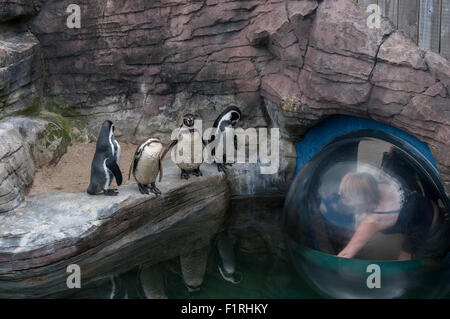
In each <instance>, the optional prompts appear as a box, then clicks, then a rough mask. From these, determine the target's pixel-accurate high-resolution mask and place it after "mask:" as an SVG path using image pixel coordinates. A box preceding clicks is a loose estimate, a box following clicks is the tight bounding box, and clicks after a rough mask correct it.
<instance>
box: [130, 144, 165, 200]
mask: <svg viewBox="0 0 450 319" xmlns="http://www.w3.org/2000/svg"><path fill="white" fill-rule="evenodd" d="M163 152H164V147H163V144H162V143H161V141H160V139H159V138H157V137H151V138H149V139H148V140H146V141H145V142H144V143H142V144H141V145H139V146H138V148H137V149H136V152H135V153H134V160H133V161H132V162H131V166H130V170H129V172H128V179H130V176H131V172H133V176H134V179H135V180H136V182H137V184H138V187H139V191H140V192H141V194H150V192H152V193H153V194H155V195H156V196H158V195H161V191H160V190H159V189H158V188H157V187H156V185H155V181H156V177H157V176H158V173H159V181H160V182H161V180H162V177H163V168H162V165H161V161H162V158H163V156H162V154H163ZM164 154H165V152H164ZM149 185H150V186H149Z"/></svg>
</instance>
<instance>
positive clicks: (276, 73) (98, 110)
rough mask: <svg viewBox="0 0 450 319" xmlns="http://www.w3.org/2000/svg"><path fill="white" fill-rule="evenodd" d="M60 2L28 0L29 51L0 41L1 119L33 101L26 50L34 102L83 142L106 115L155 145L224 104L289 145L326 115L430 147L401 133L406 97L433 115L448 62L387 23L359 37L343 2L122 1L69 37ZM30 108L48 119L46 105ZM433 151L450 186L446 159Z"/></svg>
mask: <svg viewBox="0 0 450 319" xmlns="http://www.w3.org/2000/svg"><path fill="white" fill-rule="evenodd" d="M22 1H25V0H22ZM12 2H14V1H12ZM14 3H22V2H21V1H16V2H14ZM41 3H42V6H41V7H40V4H41ZM35 4H36V3H35ZM69 4H70V1H69V0H63V1H59V0H46V1H39V4H38V7H40V11H39V12H38V13H36V15H35V16H33V17H32V18H30V19H29V20H27V21H24V22H23V23H25V24H26V27H27V28H29V29H30V30H31V31H32V32H33V34H35V36H36V38H37V39H38V40H39V43H37V40H36V38H34V37H33V36H30V34H29V33H28V32H26V31H21V32H16V33H15V34H16V35H17V34H19V37H17V36H16V35H14V36H13V35H11V34H14V33H11V32H9V31H8V32H7V33H6V34H7V37H8V38H9V40H8V41H7V43H9V44H8V45H6V49H3V50H4V51H5V52H13V53H14V54H13V53H8V54H9V56H13V57H14V59H13V60H11V59H10V61H12V62H8V65H6V69H4V70H7V71H8V72H9V73H5V71H4V70H3V71H2V72H3V75H2V81H0V82H1V83H2V85H0V95H1V96H2V103H3V105H4V106H3V112H2V114H1V115H0V116H4V115H7V114H10V113H13V112H14V111H16V110H21V109H23V107H24V105H25V104H27V103H28V104H29V101H30V99H31V97H36V96H38V97H39V94H36V93H35V92H36V89H33V87H35V88H38V87H40V77H39V74H38V73H37V72H34V71H32V70H33V69H36V68H38V66H39V63H37V62H36V63H35V62H31V60H33V61H34V59H31V58H30V57H34V56H37V55H38V53H37V51H41V52H42V57H43V59H42V60H43V63H44V67H45V71H46V72H45V82H46V88H47V89H46V91H45V94H44V97H45V98H46V99H47V100H48V101H52V108H54V109H56V110H57V111H58V112H61V113H64V114H68V115H70V116H71V117H72V118H79V119H84V120H87V122H88V123H87V132H88V135H89V138H90V139H92V140H93V139H95V133H93V132H96V128H97V127H98V126H99V124H100V123H101V122H102V121H103V120H105V119H107V118H110V119H112V120H113V121H114V122H115V123H116V127H117V131H116V135H117V136H119V137H121V136H122V137H126V138H130V139H132V140H134V141H138V140H141V139H143V138H145V137H147V136H150V135H158V136H161V137H164V138H165V136H167V135H169V134H170V132H171V130H172V129H174V128H175V127H177V126H178V125H179V121H180V117H181V116H182V114H184V113H185V112H191V111H193V112H198V113H199V114H200V115H201V117H202V118H203V120H204V121H205V123H206V125H210V124H211V123H213V121H214V119H215V117H216V116H217V114H219V113H220V111H221V110H222V109H223V108H224V107H226V106H227V105H229V104H232V103H233V104H236V105H238V106H239V107H240V108H241V109H242V111H243V115H244V116H243V118H242V121H241V122H240V125H241V126H242V127H244V128H247V127H260V126H269V127H279V128H280V130H281V135H282V136H283V138H285V139H288V140H290V141H291V142H296V141H298V140H300V139H301V138H302V136H303V134H304V132H305V131H306V130H308V128H310V127H311V126H313V125H315V124H316V123H318V122H319V121H320V120H322V119H324V118H326V117H328V116H329V115H332V114H348V115H354V116H360V117H370V118H373V119H375V120H378V121H381V122H383V123H387V124H392V125H397V124H398V125H400V126H401V127H402V128H404V129H405V130H406V131H407V132H408V133H412V134H415V135H417V136H418V137H419V138H422V139H424V138H425V136H427V138H426V139H427V141H431V140H432V139H433V138H434V137H431V136H430V134H428V135H427V134H425V133H424V132H422V133H420V132H419V131H420V130H422V131H426V130H427V128H426V127H420V125H421V124H417V125H416V127H414V129H413V128H412V127H410V126H405V125H401V124H400V122H406V121H410V122H415V123H422V124H423V123H424V121H422V120H420V116H416V115H415V113H414V112H403V109H404V108H405V107H406V106H407V105H408V104H410V101H412V99H414V98H415V97H416V96H422V95H426V96H428V97H429V98H428V99H429V100H430V103H431V104H433V103H435V102H432V101H431V100H433V99H445V100H446V101H447V100H448V99H449V96H448V95H449V85H450V80H449V79H450V75H449V74H450V66H449V62H448V61H447V60H445V59H444V58H442V57H440V56H439V55H437V54H435V53H432V52H422V51H421V50H419V49H418V48H417V47H416V46H415V45H414V44H413V43H412V42H411V41H410V40H409V39H407V38H406V37H405V36H404V35H403V34H402V33H401V32H394V30H393V29H392V26H391V24H390V23H389V22H388V21H386V20H382V23H381V27H380V28H372V29H371V28H369V27H368V26H367V18H368V16H369V13H367V12H364V11H363V10H362V9H360V8H359V7H358V6H357V5H356V4H355V2H354V1H353V0H327V1H315V0H300V1H284V0H263V1H256V0H248V1H237V0H220V1H195V2H190V1H187V0H180V1H171V2H165V3H164V4H163V5H162V3H160V2H148V1H143V0H133V1H129V2H127V3H123V2H108V5H107V6H105V5H104V4H103V3H102V2H101V1H100V2H99V1H87V0H82V1H80V2H79V3H78V4H79V5H80V7H81V12H82V17H81V28H80V29H69V28H68V27H67V25H66V23H65V22H66V19H67V14H66V12H65V9H66V8H67V6H68V5H69ZM35 6H36V5H35ZM22 30H24V28H22ZM18 43H24V44H25V46H24V47H21V46H19V45H18ZM3 46H5V45H4V44H3ZM0 52H1V51H0ZM0 56H1V55H0ZM25 57H28V58H25ZM3 61H5V59H3ZM16 65H21V68H20V69H21V70H22V73H23V75H25V76H22V77H21V79H24V80H23V81H24V82H23V83H22V82H21V81H19V82H20V83H22V85H19V84H20V83H18V82H17V81H16V79H17V77H16V76H15V74H12V73H11V72H10V71H9V70H12V69H13V68H14V67H15V66H16ZM31 66H34V67H31ZM25 82H26V83H29V84H30V85H26V83H25ZM438 82H440V83H442V84H443V85H444V88H445V89H444V91H443V92H442V93H440V95H439V97H438V96H436V95H433V94H434V93H433V92H434V91H435V90H437V86H436V83H438ZM1 83H0V84H1ZM27 90H28V91H27ZM430 90H431V91H430ZM20 92H22V93H20ZM26 92H29V93H30V94H28V93H27V94H25V93H26ZM25 95H26V96H27V98H17V96H21V97H24V96H25ZM5 101H7V103H6V102H5ZM40 101H41V104H42V107H43V108H44V109H45V108H46V107H47V105H46V103H47V102H45V99H44V100H42V99H41V100H40ZM436 103H441V102H439V101H438V102H436ZM5 106H6V107H5ZM400 114H402V115H400ZM396 117H401V118H402V120H400V119H395V118H396ZM406 118H407V119H406ZM396 123H397V124H396ZM436 125H437V126H436V127H437V128H439V129H438V131H439V136H442V134H444V133H443V132H444V131H448V126H447V124H445V123H444V122H443V121H442V120H441V119H439V121H438V122H437V123H436ZM429 143H431V144H433V143H432V142H429ZM436 143H438V144H439V142H436ZM436 145H437V144H436ZM436 145H435V146H432V147H434V148H436V147H437V146H436ZM434 153H435V154H436V156H437V158H436V160H437V162H438V163H439V165H440V171H441V173H442V174H443V176H444V179H446V180H448V179H450V177H449V175H448V173H447V172H448V171H449V170H450V168H449V167H448V166H446V165H445V164H444V162H445V161H446V158H447V157H448V153H446V151H442V150H440V151H439V152H438V151H434Z"/></svg>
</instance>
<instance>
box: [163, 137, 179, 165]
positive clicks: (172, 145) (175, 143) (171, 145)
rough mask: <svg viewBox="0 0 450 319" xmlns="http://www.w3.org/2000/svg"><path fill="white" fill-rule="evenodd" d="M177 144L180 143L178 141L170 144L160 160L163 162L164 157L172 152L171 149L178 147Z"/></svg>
mask: <svg viewBox="0 0 450 319" xmlns="http://www.w3.org/2000/svg"><path fill="white" fill-rule="evenodd" d="M177 143H178V140H173V141H172V143H170V144H169V146H167V147H166V148H165V149H164V150H163V152H162V153H161V157H160V160H163V159H164V157H165V156H166V154H167V153H168V152H169V151H170V149H171V148H172V147H174V146H175V145H177Z"/></svg>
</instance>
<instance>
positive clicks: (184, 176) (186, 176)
mask: <svg viewBox="0 0 450 319" xmlns="http://www.w3.org/2000/svg"><path fill="white" fill-rule="evenodd" d="M181 179H189V173H188V172H187V171H185V170H184V169H182V170H181Z"/></svg>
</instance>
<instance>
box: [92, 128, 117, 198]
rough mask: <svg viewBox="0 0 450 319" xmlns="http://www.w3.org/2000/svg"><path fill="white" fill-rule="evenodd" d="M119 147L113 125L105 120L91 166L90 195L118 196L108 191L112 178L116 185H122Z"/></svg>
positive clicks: (114, 191) (111, 190)
mask: <svg viewBox="0 0 450 319" xmlns="http://www.w3.org/2000/svg"><path fill="white" fill-rule="evenodd" d="M120 155H121V150H120V145H119V143H118V142H117V141H116V140H115V138H114V124H113V123H112V122H111V121H109V120H106V121H104V122H103V124H102V127H101V129H100V135H99V137H98V139H97V144H96V147H95V154H94V159H93V160H92V165H91V182H90V184H89V187H88V189H87V193H88V194H90V195H98V194H101V193H103V194H104V195H107V196H116V195H118V194H119V192H118V190H117V189H108V188H109V186H110V185H111V183H112V181H113V178H114V177H115V178H116V182H117V185H119V186H120V185H121V184H122V172H121V171H120V168H119V165H120Z"/></svg>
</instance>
